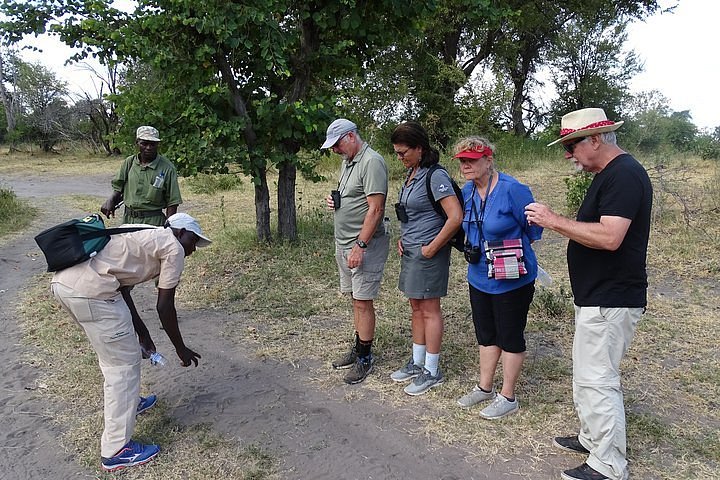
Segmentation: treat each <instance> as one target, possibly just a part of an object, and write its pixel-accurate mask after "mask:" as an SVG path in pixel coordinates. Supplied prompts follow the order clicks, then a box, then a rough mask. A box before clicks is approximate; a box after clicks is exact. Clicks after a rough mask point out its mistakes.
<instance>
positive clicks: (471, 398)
mask: <svg viewBox="0 0 720 480" xmlns="http://www.w3.org/2000/svg"><path fill="white" fill-rule="evenodd" d="M493 398H495V387H493V388H492V390H491V391H489V392H483V391H482V390H480V387H478V386H477V385H475V386H474V387H473V389H472V391H471V392H470V393H468V394H467V395H463V396H462V397H460V398H459V399H458V401H457V403H458V405H460V406H461V407H463V408H469V407H472V406H473V405H476V404H478V403H480V402H484V401H485V400H492V399H493Z"/></svg>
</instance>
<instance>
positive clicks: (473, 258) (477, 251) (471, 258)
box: [463, 242, 482, 265]
mask: <svg viewBox="0 0 720 480" xmlns="http://www.w3.org/2000/svg"><path fill="white" fill-rule="evenodd" d="M463 254H464V255H465V261H466V262H468V263H472V264H473V265H474V264H476V263H480V259H481V258H482V249H481V248H480V247H476V246H473V245H470V243H468V242H465V248H463Z"/></svg>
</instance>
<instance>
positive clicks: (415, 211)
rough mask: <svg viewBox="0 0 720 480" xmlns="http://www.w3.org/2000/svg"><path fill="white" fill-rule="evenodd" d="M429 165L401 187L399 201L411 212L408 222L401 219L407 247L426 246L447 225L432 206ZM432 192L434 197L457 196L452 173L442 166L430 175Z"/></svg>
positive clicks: (402, 237)
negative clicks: (428, 185)
mask: <svg viewBox="0 0 720 480" xmlns="http://www.w3.org/2000/svg"><path fill="white" fill-rule="evenodd" d="M427 173H428V169H427V168H420V169H419V170H418V171H417V173H416V174H415V178H413V179H412V180H411V181H410V183H409V184H408V185H407V186H405V182H403V186H402V188H401V189H400V194H399V195H398V201H399V202H400V204H402V205H404V206H405V212H406V213H407V215H408V221H407V222H406V223H402V222H400V233H401V240H402V244H403V246H405V247H417V246H420V245H427V244H428V243H430V242H432V240H433V239H434V238H435V237H436V236H437V234H438V233H440V230H442V228H443V226H444V225H445V219H444V218H442V217H441V216H440V215H438V213H437V212H436V211H435V209H434V208H433V206H432V203H431V202H430V198H428V192H427V188H426V187H425V186H426V182H427V180H426V176H427ZM430 191H431V193H432V195H433V197H434V198H435V200H440V199H441V198H445V197H449V196H450V195H455V190H453V187H452V183H451V182H450V175H448V173H447V171H445V170H444V169H442V168H438V169H436V170H435V171H433V174H432V177H431V178H430Z"/></svg>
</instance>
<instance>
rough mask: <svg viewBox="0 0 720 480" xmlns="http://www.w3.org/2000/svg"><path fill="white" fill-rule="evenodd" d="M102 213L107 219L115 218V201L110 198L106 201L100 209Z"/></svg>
mask: <svg viewBox="0 0 720 480" xmlns="http://www.w3.org/2000/svg"><path fill="white" fill-rule="evenodd" d="M100 211H101V212H102V213H103V215H105V216H106V217H107V218H110V217H114V216H115V202H113V199H112V198H108V199H107V200H105V203H103V204H102V206H101V207H100Z"/></svg>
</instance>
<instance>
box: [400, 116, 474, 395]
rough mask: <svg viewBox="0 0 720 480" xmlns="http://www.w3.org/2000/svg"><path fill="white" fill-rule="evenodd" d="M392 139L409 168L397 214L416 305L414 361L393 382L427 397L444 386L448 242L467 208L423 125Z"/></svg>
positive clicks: (404, 269)
mask: <svg viewBox="0 0 720 480" xmlns="http://www.w3.org/2000/svg"><path fill="white" fill-rule="evenodd" d="M390 140H391V141H392V144H393V149H394V150H395V154H396V155H397V156H398V158H399V159H400V161H402V163H403V165H404V166H405V168H407V177H406V178H405V181H404V182H403V185H402V188H401V189H400V195H399V201H398V203H396V204H395V211H396V213H397V216H398V220H399V221H400V229H401V236H400V239H399V240H398V253H399V254H400V256H401V259H402V260H401V267H400V280H399V282H398V283H399V284H398V288H399V289H400V290H401V291H402V292H403V293H404V294H405V296H407V298H408V300H409V302H410V309H411V327H412V341H413V346H412V358H411V359H410V361H409V362H408V363H407V364H406V365H405V366H403V367H402V368H400V369H399V370H397V371H395V372H393V373H392V374H391V375H390V378H392V379H393V380H394V381H396V382H407V381H409V380H412V382H411V383H410V384H409V385H407V386H406V387H405V390H404V391H405V393H407V394H408V395H422V394H423V393H425V392H427V391H428V390H430V389H431V388H433V387H436V386H438V385H440V384H442V383H443V374H442V371H441V370H440V366H439V361H440V345H441V343H442V335H443V318H442V312H441V310H440V297H444V296H445V295H447V287H448V279H449V275H450V273H449V272H450V249H451V247H450V245H449V243H448V242H449V241H450V240H451V239H452V237H453V235H455V232H457V231H458V229H459V228H460V224H461V223H462V207H461V205H460V202H459V201H458V199H457V196H456V195H455V190H454V189H453V186H452V181H451V180H450V176H449V175H448V173H447V171H446V170H445V169H444V168H439V167H436V165H437V164H438V162H439V161H440V153H439V152H438V151H437V149H435V148H433V147H431V146H430V140H429V139H428V135H427V132H425V129H423V127H422V126H420V125H419V124H417V123H415V122H406V123H402V124H400V125H399V126H398V127H397V128H396V129H395V131H393V133H392V136H391V137H390ZM431 167H433V168H431ZM428 175H430V182H429V187H428ZM431 196H432V198H431ZM434 202H439V204H440V207H441V208H442V210H443V212H444V213H445V215H440V214H439V213H438V212H437V211H436V210H435V207H434V206H433V204H434Z"/></svg>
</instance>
